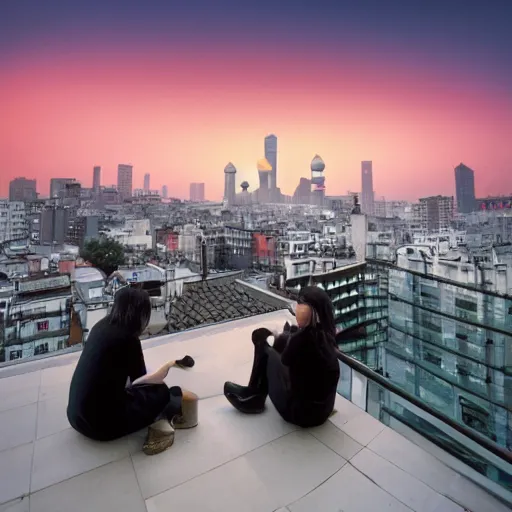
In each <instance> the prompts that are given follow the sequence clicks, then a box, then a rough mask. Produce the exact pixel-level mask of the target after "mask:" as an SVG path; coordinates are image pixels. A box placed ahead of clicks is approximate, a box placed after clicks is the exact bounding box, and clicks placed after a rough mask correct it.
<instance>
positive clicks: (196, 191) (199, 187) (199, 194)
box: [190, 183, 204, 203]
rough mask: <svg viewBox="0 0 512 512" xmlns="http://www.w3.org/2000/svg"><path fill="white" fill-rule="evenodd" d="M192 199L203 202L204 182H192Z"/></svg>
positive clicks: (195, 201)
mask: <svg viewBox="0 0 512 512" xmlns="http://www.w3.org/2000/svg"><path fill="white" fill-rule="evenodd" d="M190 200H191V201H193V202H194V203H202V202H203V201H204V183H191V184H190Z"/></svg>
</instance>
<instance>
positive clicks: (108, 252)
mask: <svg viewBox="0 0 512 512" xmlns="http://www.w3.org/2000/svg"><path fill="white" fill-rule="evenodd" d="M80 256H82V258H83V259H84V260H85V261H88V262H89V263H91V264H92V265H93V266H95V267H97V268H99V269H100V270H103V272H105V274H107V276H109V275H110V274H112V272H114V271H115V270H117V268H118V267H119V265H122V264H123V263H124V247H123V246H122V245H121V244H120V243H119V242H116V241H115V240H112V239H111V238H101V239H97V238H93V239H92V240H89V241H87V242H86V243H85V245H84V248H83V249H82V251H81V254H80Z"/></svg>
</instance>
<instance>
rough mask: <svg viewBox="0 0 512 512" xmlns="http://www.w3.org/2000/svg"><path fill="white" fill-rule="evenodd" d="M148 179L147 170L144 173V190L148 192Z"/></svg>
mask: <svg viewBox="0 0 512 512" xmlns="http://www.w3.org/2000/svg"><path fill="white" fill-rule="evenodd" d="M150 179H151V176H150V175H149V172H147V173H146V174H144V192H149V183H150Z"/></svg>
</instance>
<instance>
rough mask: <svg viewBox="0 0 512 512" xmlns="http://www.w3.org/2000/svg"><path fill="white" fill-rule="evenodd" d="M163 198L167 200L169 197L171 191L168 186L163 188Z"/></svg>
mask: <svg viewBox="0 0 512 512" xmlns="http://www.w3.org/2000/svg"><path fill="white" fill-rule="evenodd" d="M162 197H163V198H164V199H167V198H168V197H169V189H168V188H167V185H163V186H162Z"/></svg>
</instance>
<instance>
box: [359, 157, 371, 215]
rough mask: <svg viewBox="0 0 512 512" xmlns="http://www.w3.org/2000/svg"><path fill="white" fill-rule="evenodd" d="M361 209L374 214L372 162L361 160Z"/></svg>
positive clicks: (368, 213)
mask: <svg viewBox="0 0 512 512" xmlns="http://www.w3.org/2000/svg"><path fill="white" fill-rule="evenodd" d="M361 211H362V212H363V213H366V214H367V215H373V214H374V197H373V169H372V162H371V161H368V162H361Z"/></svg>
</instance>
